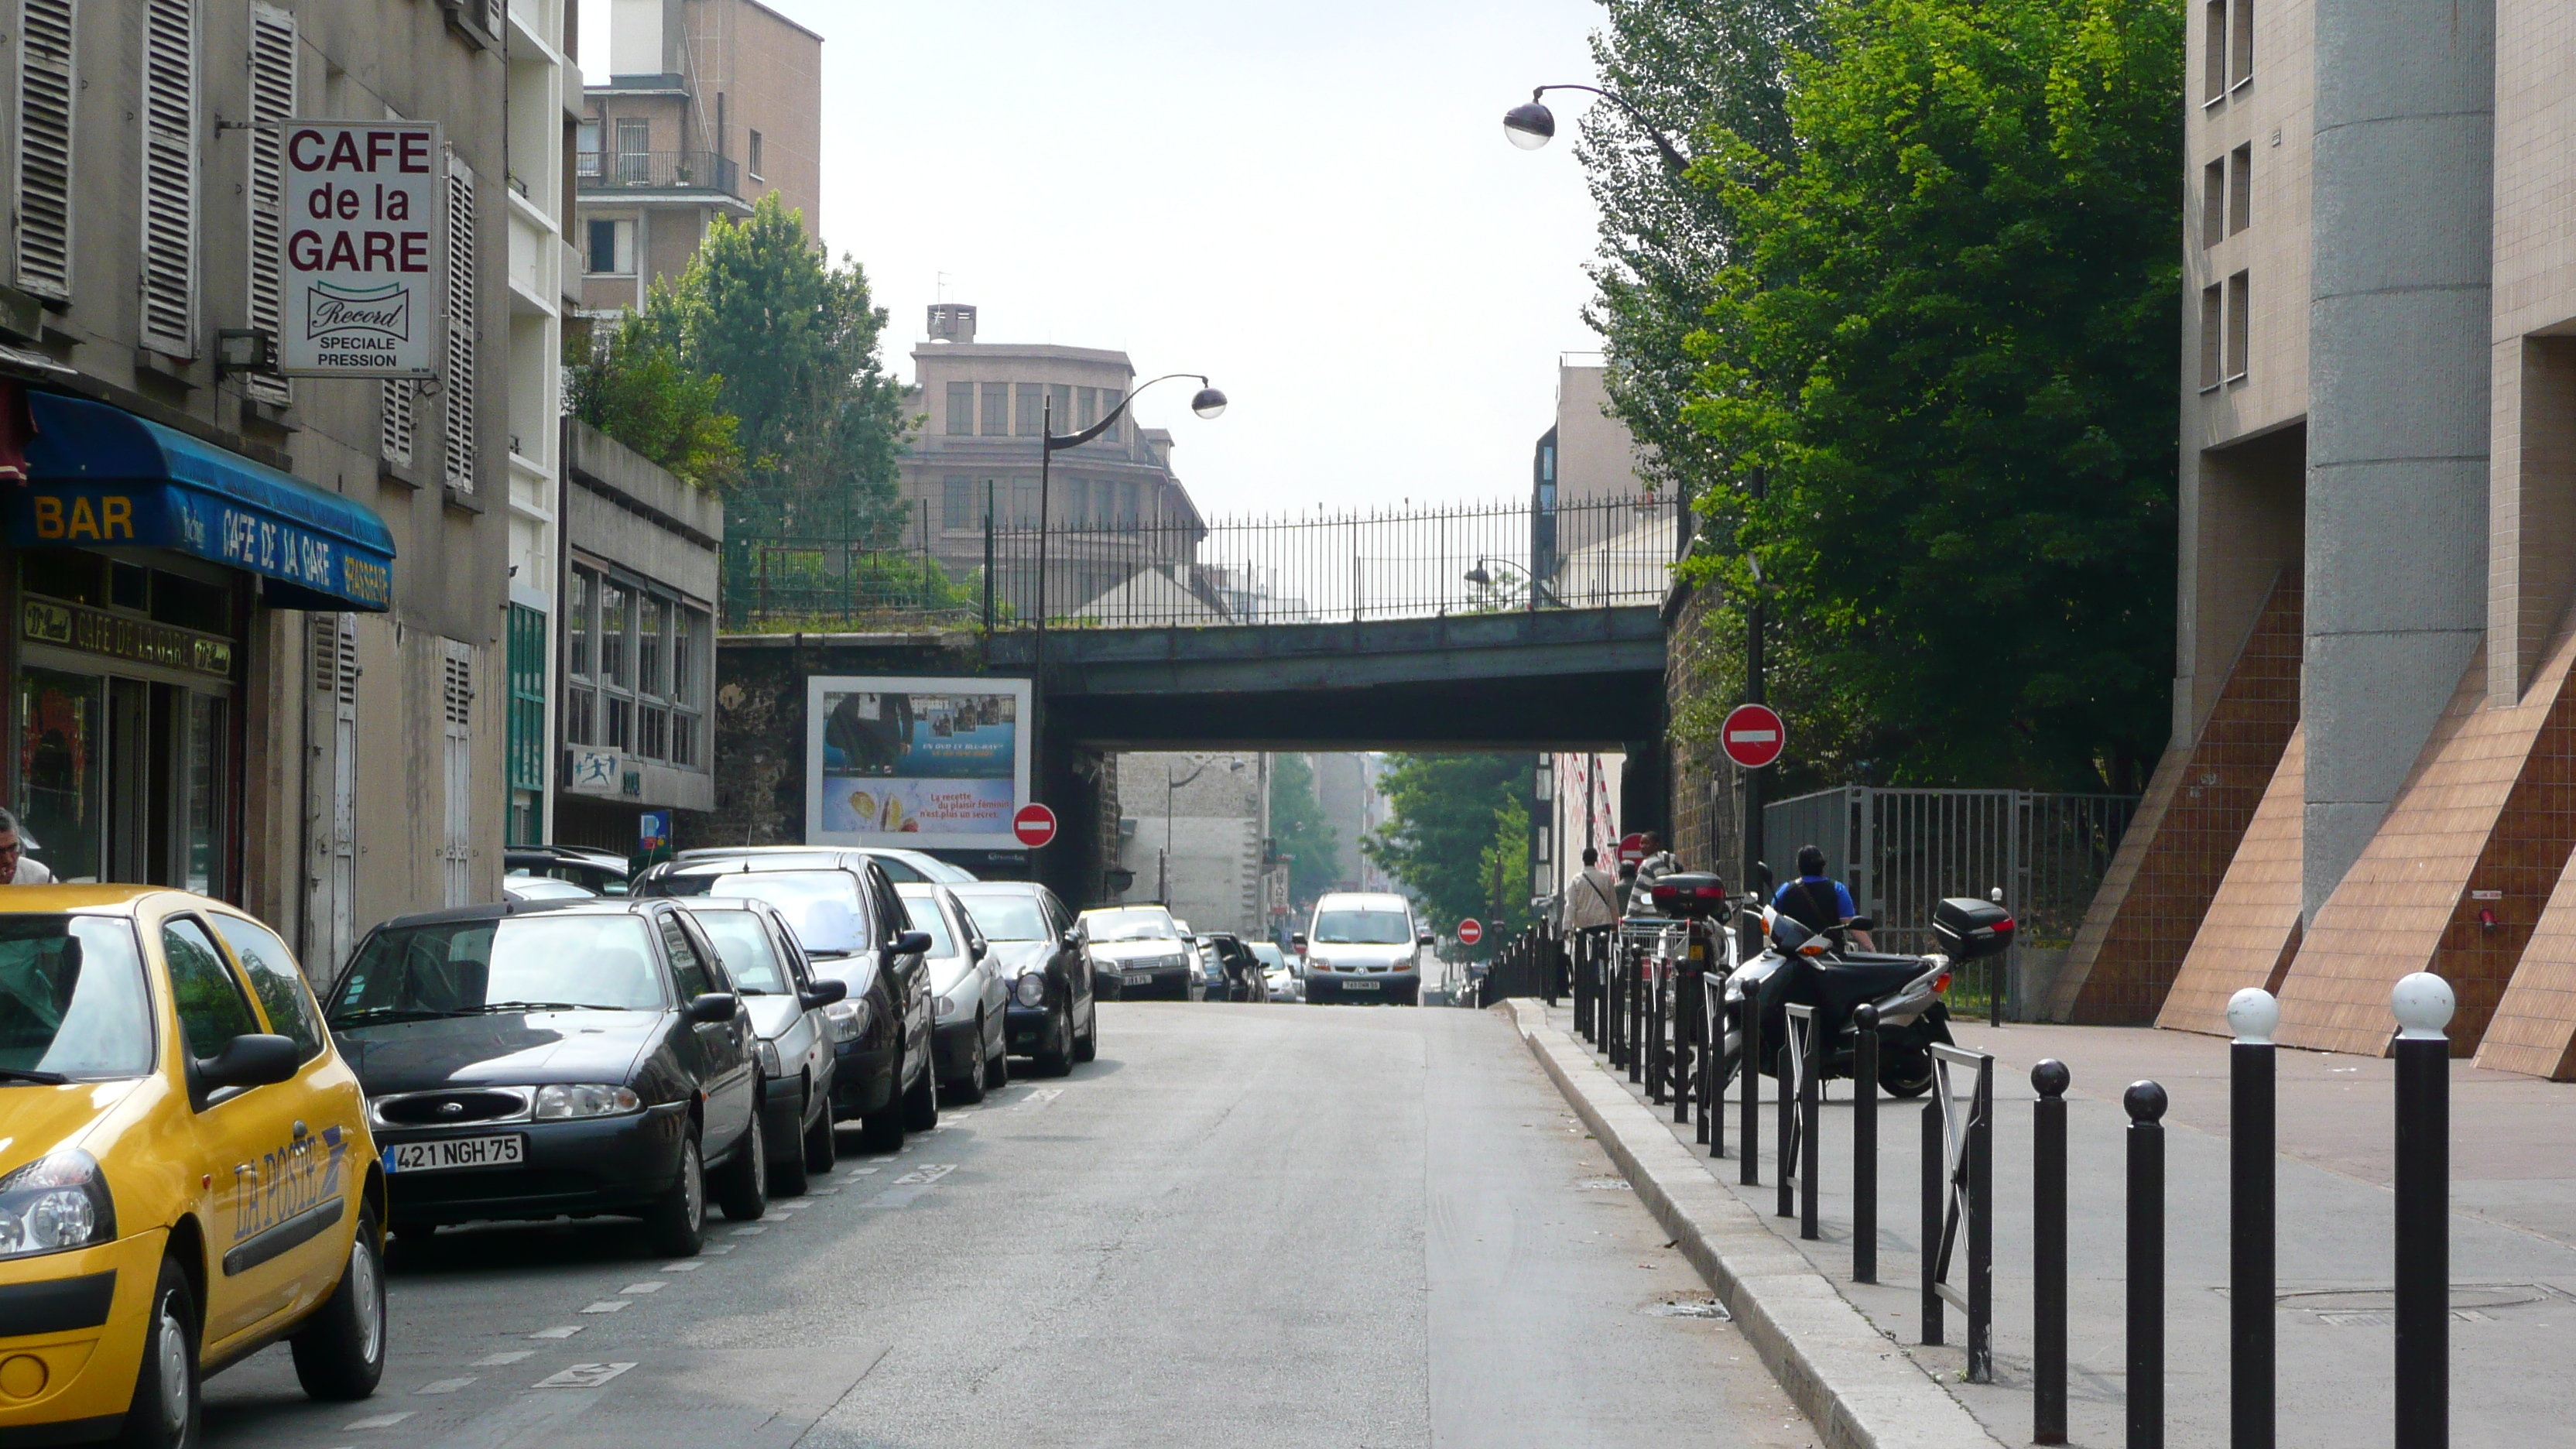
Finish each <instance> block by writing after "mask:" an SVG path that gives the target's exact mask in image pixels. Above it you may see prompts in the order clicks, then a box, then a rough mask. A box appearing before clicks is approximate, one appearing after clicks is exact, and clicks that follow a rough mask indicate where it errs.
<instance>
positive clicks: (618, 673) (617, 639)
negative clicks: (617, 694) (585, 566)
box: [599, 579, 633, 688]
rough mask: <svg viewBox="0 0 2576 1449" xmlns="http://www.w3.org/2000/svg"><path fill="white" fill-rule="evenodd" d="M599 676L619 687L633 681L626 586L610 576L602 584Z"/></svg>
mask: <svg viewBox="0 0 2576 1449" xmlns="http://www.w3.org/2000/svg"><path fill="white" fill-rule="evenodd" d="M599 677H600V678H601V679H602V680H603V681H605V682H607V683H609V684H614V685H616V686H618V687H619V688H627V687H630V686H631V685H632V684H633V681H632V680H631V679H630V678H629V677H628V675H627V673H626V590H624V589H622V588H619V587H618V586H617V584H616V583H615V582H613V581H610V580H606V579H603V580H601V581H600V585H599Z"/></svg>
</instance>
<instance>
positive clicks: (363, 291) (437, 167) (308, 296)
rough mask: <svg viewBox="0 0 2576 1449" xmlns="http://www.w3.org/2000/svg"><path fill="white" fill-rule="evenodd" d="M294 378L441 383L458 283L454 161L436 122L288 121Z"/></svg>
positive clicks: (286, 360) (285, 366)
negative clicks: (450, 271) (442, 348)
mask: <svg viewBox="0 0 2576 1449" xmlns="http://www.w3.org/2000/svg"><path fill="white" fill-rule="evenodd" d="M284 150H285V158H286V218H285V220H286V224H285V225H284V226H283V227H281V228H280V229H279V230H280V238H279V240H280V247H281V250H282V252H283V254H284V255H283V267H282V269H281V271H282V275H281V280H282V281H283V282H284V284H285V288H286V296H285V304H286V305H285V310H284V312H283V314H282V316H281V318H280V324H281V325H280V327H279V333H280V335H279V337H278V339H277V360H278V366H279V370H280V371H282V372H284V373H286V374H287V375H288V376H290V377H431V376H434V375H436V373H437V371H438V354H439V342H440V338H439V321H440V316H439V313H440V306H439V304H440V299H441V297H442V295H443V294H442V292H441V290H440V289H441V288H442V287H443V285H444V284H445V282H446V270H447V248H446V245H445V242H446V236H447V233H446V206H445V197H446V189H445V187H444V186H442V185H441V184H440V183H441V180H442V178H443V173H444V171H445V157H444V154H443V153H442V151H441V150H440V147H439V129H438V125H437V123H436V122H433V121H288V122H287V123H286V127H285V148H284Z"/></svg>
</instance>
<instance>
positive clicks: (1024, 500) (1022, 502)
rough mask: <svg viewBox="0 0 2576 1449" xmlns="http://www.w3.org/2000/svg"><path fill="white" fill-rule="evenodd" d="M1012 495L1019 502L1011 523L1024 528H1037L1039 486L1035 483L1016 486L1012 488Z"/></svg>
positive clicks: (1012, 514) (1013, 510)
mask: <svg viewBox="0 0 2576 1449" xmlns="http://www.w3.org/2000/svg"><path fill="white" fill-rule="evenodd" d="M1011 493H1012V494H1013V496H1014V497H1015V498H1016V499H1017V500H1018V502H1017V503H1016V504H1015V505H1014V507H1013V508H1012V510H1011V521H1012V522H1013V523H1016V524H1018V525H1019V526H1020V527H1022V528H1035V527H1037V526H1038V485H1036V484H1035V483H1018V484H1014V485H1013V486H1012V488H1011Z"/></svg>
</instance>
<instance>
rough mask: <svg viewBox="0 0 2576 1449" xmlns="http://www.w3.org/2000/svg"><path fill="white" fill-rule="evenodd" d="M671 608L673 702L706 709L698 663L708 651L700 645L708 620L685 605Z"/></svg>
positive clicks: (704, 693) (670, 606)
mask: <svg viewBox="0 0 2576 1449" xmlns="http://www.w3.org/2000/svg"><path fill="white" fill-rule="evenodd" d="M668 607H669V612H670V615H671V700H672V702H673V703H675V704H683V705H688V706H691V707H693V708H694V707H703V706H704V704H705V702H706V692H705V691H704V690H701V689H700V688H698V660H699V659H700V658H701V657H703V655H704V653H705V651H704V650H703V649H702V648H701V647H700V645H699V643H698V641H699V639H700V638H702V637H703V636H704V635H705V632H706V629H705V625H706V617H707V616H706V615H705V614H703V613H701V612H699V611H698V610H696V609H692V608H689V607H687V606H686V605H682V604H672V605H669V606H668Z"/></svg>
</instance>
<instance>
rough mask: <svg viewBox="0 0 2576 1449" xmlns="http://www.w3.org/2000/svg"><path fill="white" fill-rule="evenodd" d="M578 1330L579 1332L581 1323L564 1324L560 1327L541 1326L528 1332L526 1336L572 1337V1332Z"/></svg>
mask: <svg viewBox="0 0 2576 1449" xmlns="http://www.w3.org/2000/svg"><path fill="white" fill-rule="evenodd" d="M579 1332H581V1325H579V1324H567V1325H565V1326H564V1327H562V1328H541V1329H539V1330H537V1331H536V1332H534V1333H531V1334H529V1335H528V1337H530V1338H570V1337H572V1336H573V1335H574V1334H576V1333H579Z"/></svg>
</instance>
